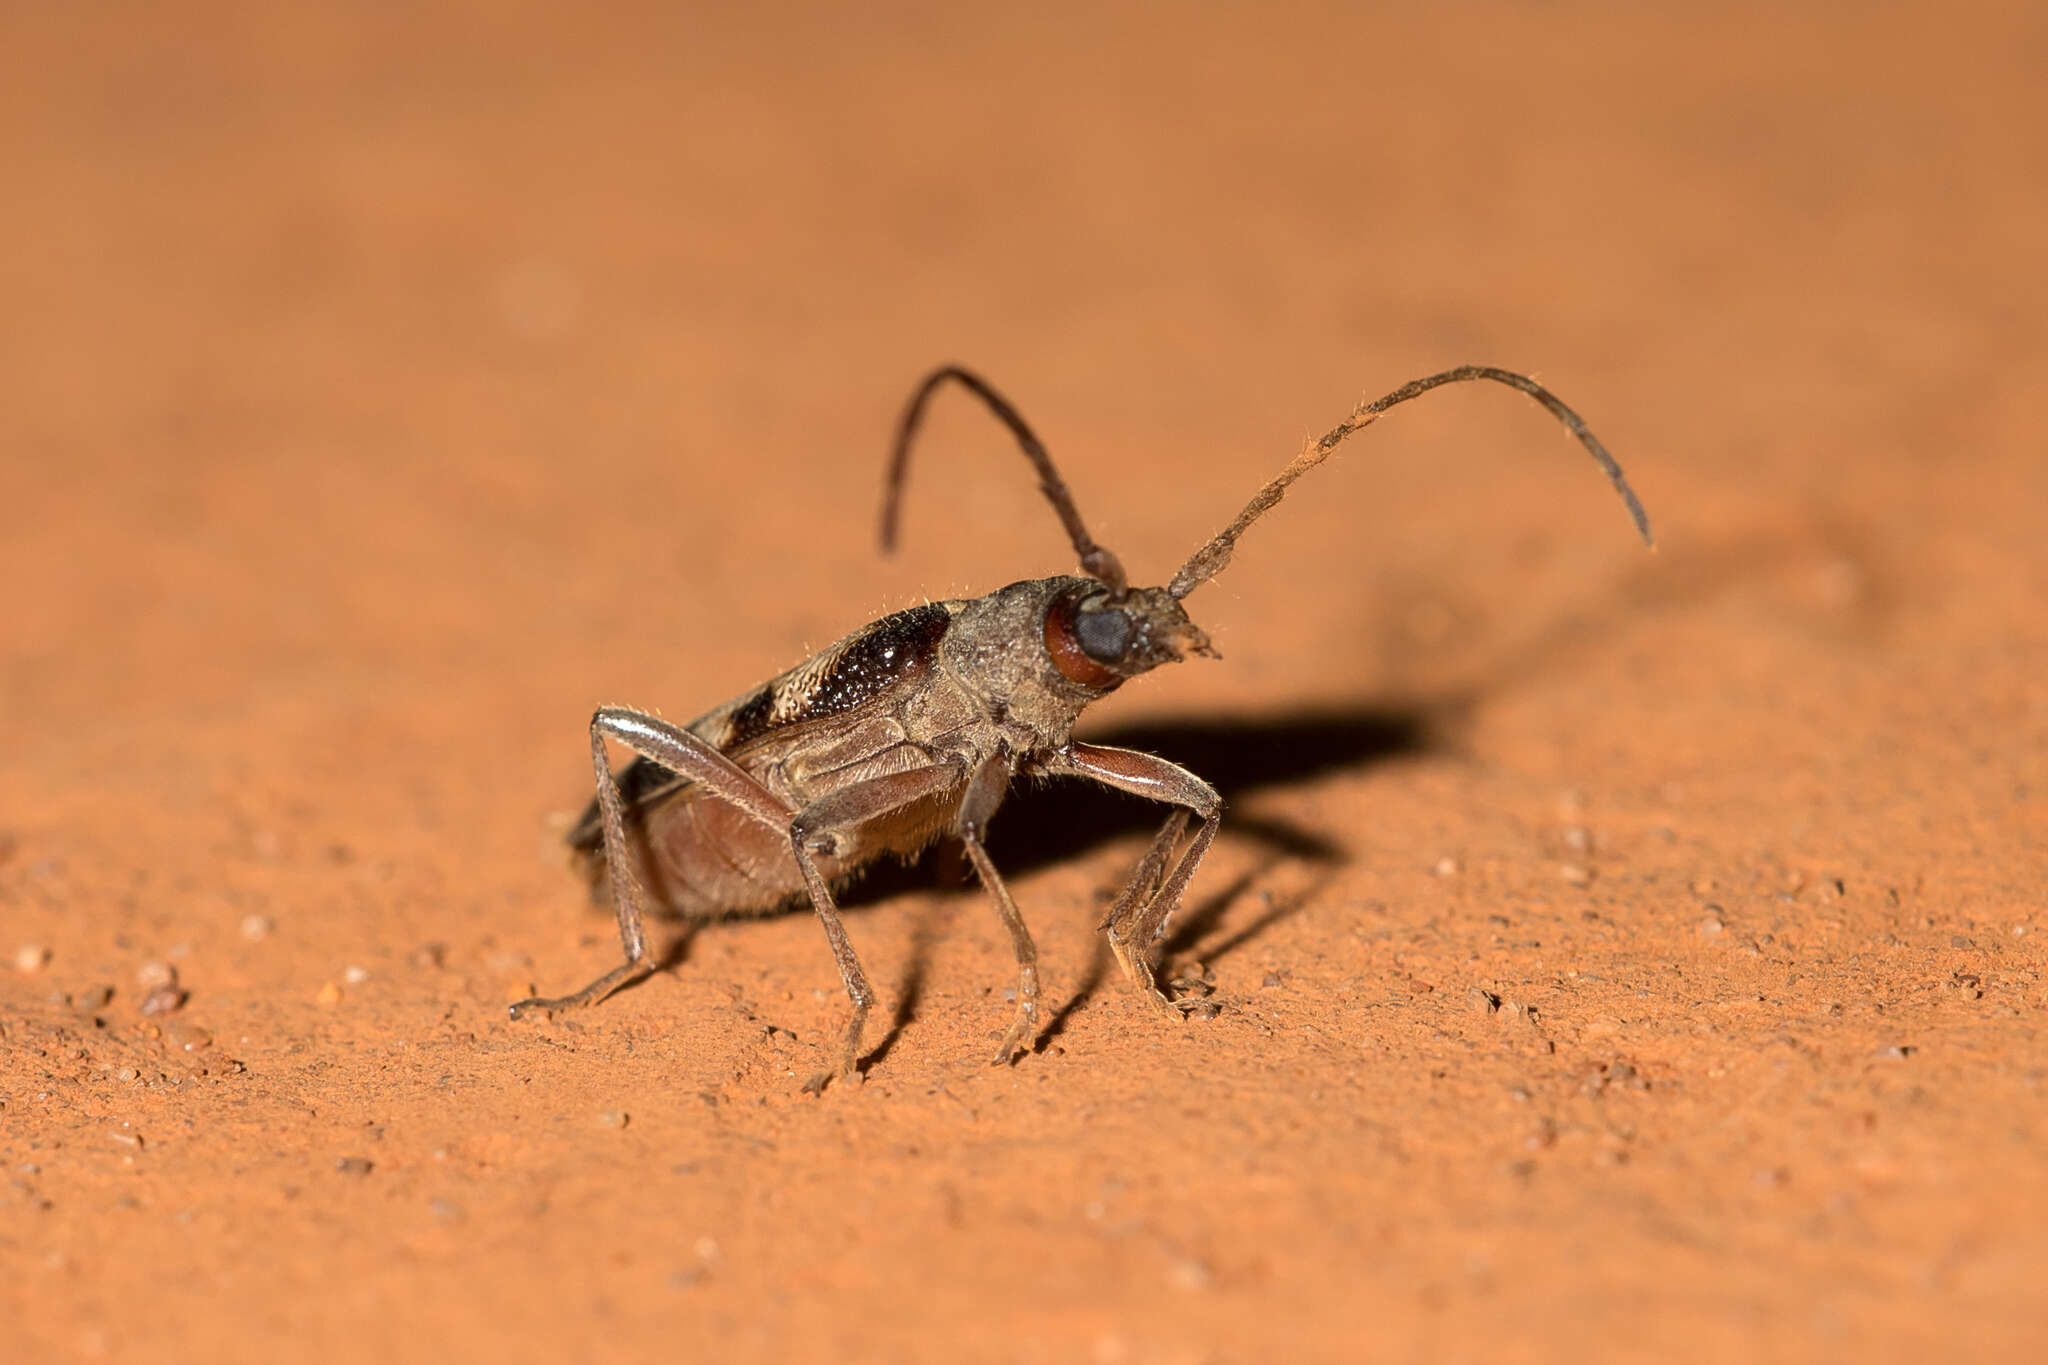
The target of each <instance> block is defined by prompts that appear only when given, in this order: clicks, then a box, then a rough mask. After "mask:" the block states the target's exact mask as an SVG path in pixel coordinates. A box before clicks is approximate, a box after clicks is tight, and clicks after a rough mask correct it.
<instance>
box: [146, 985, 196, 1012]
mask: <svg viewBox="0 0 2048 1365" xmlns="http://www.w3.org/2000/svg"><path fill="white" fill-rule="evenodd" d="M187 998H188V997H187V996H186V994H185V992H184V991H181V990H179V989H178V987H177V986H176V985H175V984H172V985H166V986H158V987H156V988H155V989H154V990H152V991H150V993H149V994H148V995H145V996H143V997H142V1003H141V1004H140V1005H138V1006H136V1008H137V1009H139V1010H141V1011H142V1013H143V1016H144V1017H145V1018H153V1017H155V1016H156V1015H159V1014H170V1013H172V1012H174V1011H176V1010H177V1009H179V1008H180V1007H181V1006H183V1005H184V1003H185V1001H186V999H187Z"/></svg>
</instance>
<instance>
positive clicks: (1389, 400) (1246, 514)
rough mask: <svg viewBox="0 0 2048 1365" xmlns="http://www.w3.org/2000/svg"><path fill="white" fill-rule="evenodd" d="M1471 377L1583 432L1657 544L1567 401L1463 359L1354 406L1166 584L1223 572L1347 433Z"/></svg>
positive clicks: (1196, 581)
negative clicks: (1255, 526)
mask: <svg viewBox="0 0 2048 1365" xmlns="http://www.w3.org/2000/svg"><path fill="white" fill-rule="evenodd" d="M1468 379H1491V380H1492V381H1494V382H1495V383H1496V384H1505V385H1507V386H1508V387H1509V388H1511V389H1520V390H1521V391H1522V392H1523V393H1526V394H1528V395H1529V396H1530V397H1531V398H1533V399H1535V400H1536V401H1537V402H1539V403H1541V404H1542V405H1543V406H1544V407H1545V408H1546V409H1548V410H1549V412H1550V415H1551V416H1552V417H1555V418H1556V419H1557V420H1558V421H1560V422H1562V423H1564V425H1565V429H1566V430H1567V431H1569V432H1571V434H1572V435H1574V436H1576V437H1578V438H1579V444H1580V445H1582V446H1584V447H1585V448H1586V451H1587V453H1588V454H1590V455H1591V456H1592V457H1593V459H1594V462H1595V463H1597V464H1598V465H1599V466H1600V468H1601V469H1602V470H1604V471H1605V472H1606V474H1607V481H1608V482H1609V483H1611V484H1613V485H1614V491H1615V492H1617V493H1619V494H1621V500H1622V502H1623V503H1624V504H1626V505H1627V507H1628V514H1629V516H1630V517H1632V518H1634V519H1635V523H1636V532H1637V533H1638V534H1639V535H1641V536H1642V538H1643V544H1645V545H1648V546H1650V547H1652V548H1655V546H1656V544H1657V542H1656V541H1655V540H1653V539H1652V538H1651V536H1650V518H1649V515H1648V514H1647V513H1645V512H1644V511H1643V504H1642V502H1641V501H1640V500H1638V499H1637V497H1636V491H1635V489H1633V488H1630V487H1629V486H1628V476H1627V475H1626V474H1623V473H1622V472H1621V466H1620V465H1619V464H1617V463H1615V459H1614V457H1613V456H1612V455H1610V454H1608V453H1607V447H1606V446H1604V445H1601V444H1600V438H1599V437H1597V436H1595V435H1594V434H1593V433H1592V431H1591V430H1590V429H1589V428H1588V427H1587V426H1586V423H1585V420H1584V419H1583V418H1581V417H1580V416H1579V415H1578V414H1577V413H1576V412H1573V411H1572V410H1571V409H1570V408H1568V407H1566V406H1565V405H1564V403H1563V401H1562V400H1560V399H1559V398H1558V396H1557V395H1556V394H1554V393H1552V392H1551V391H1550V390H1549V389H1546V388H1544V387H1543V386H1542V385H1541V384H1539V383H1537V382H1536V381H1535V380H1533V379H1531V378H1529V377H1528V376H1527V375H1520V374H1516V373H1515V372H1514V371H1512V370H1497V369H1495V368H1493V367H1492V366H1491V365H1460V366H1459V367H1458V368H1457V369H1455V370H1445V371H1444V372H1443V373H1442V374H1433V375H1430V376H1429V377H1428V378H1427V379H1417V380H1415V381H1413V382H1412V383H1408V384H1403V385H1402V386H1401V387H1400V388H1398V389H1395V390H1394V391H1393V392H1392V393H1390V394H1388V395H1386V396H1385V397H1384V398H1375V399H1374V400H1373V401H1372V402H1370V403H1365V404H1362V405H1360V406H1359V407H1357V408H1355V409H1353V410H1352V413H1351V415H1350V416H1349V417H1346V418H1345V419H1344V420H1343V421H1342V422H1340V423H1338V425H1337V426H1336V427H1334V428H1332V429H1331V431H1330V432H1329V434H1328V435H1326V436H1324V437H1323V438H1322V439H1321V440H1319V441H1317V442H1315V443H1314V444H1313V445H1311V446H1309V447H1308V448H1307V449H1306V450H1304V451H1302V452H1301V454H1299V455H1297V456H1295V457H1294V462H1293V463H1292V464H1290V465H1288V466H1287V468H1285V469H1283V470H1281V471H1280V475H1279V477H1278V478H1276V479H1274V480H1273V481H1272V482H1271V483H1269V484H1267V485H1266V486H1265V487H1264V488H1261V489H1260V490H1259V491H1258V492H1257V493H1256V494H1255V495H1253V497H1252V500H1251V501H1250V502H1248V503H1246V504H1245V507H1244V511H1242V512H1239V513H1238V514H1237V520H1236V521H1233V522H1231V523H1230V525H1228V526H1226V527H1224V528H1223V529H1222V530H1221V531H1219V532H1218V533H1217V535H1216V538H1215V539H1214V540H1212V541H1210V542H1209V543H1208V544H1206V545H1204V546H1203V547H1202V548H1201V549H1199V550H1197V551H1195V552H1194V553H1193V554H1192V555H1190V556H1188V562H1187V563H1185V564H1183V565H1181V566H1180V571H1179V572H1178V573H1176V574H1174V576H1173V581H1172V582H1171V583H1169V584H1167V585H1166V590H1167V591H1168V592H1169V593H1171V594H1173V596H1174V597H1175V598H1182V597H1186V596H1187V595H1188V594H1189V593H1191V592H1193V591H1194V590H1195V589H1196V588H1199V587H1201V586H1202V585H1203V584H1204V583H1206V582H1208V581H1209V580H1210V579H1212V578H1214V577H1215V576H1216V575H1217V574H1219V573H1222V572H1223V570H1224V568H1225V567H1226V566H1228V565H1229V563H1230V556H1231V554H1232V552H1233V551H1234V550H1235V548H1236V546H1237V538H1238V537H1239V536H1241V535H1243V534H1244V532H1245V528H1246V527H1248V526H1250V525H1251V524H1252V523H1253V522H1255V521H1257V520H1258V519H1259V518H1260V517H1262V516H1264V515H1265V514H1266V513H1267V512H1270V511H1271V510H1273V507H1274V505H1275V504H1277V503H1278V502H1279V501H1280V499H1281V498H1283V497H1285V496H1287V486H1288V485H1289V484H1291V483H1293V482H1294V481H1295V480H1296V479H1298V478H1300V477H1301V476H1302V475H1304V474H1306V473H1308V472H1309V470H1311V469H1314V468H1315V467H1316V466H1317V465H1319V464H1321V463H1322V462H1323V461H1324V460H1326V459H1328V458H1329V457H1330V452H1331V451H1333V450H1335V449H1336V448H1337V447H1338V446H1339V445H1341V444H1342V443H1343V441H1344V438H1345V437H1347V436H1350V435H1351V434H1352V433H1353V432H1356V431H1361V430H1363V429H1364V428H1366V427H1368V426H1371V425H1372V423H1373V422H1374V420H1375V419H1377V418H1378V417H1379V415H1380V414H1381V413H1383V412H1385V411H1386V410H1387V409H1388V408H1391V407H1395V406H1397V405H1399V404H1401V403H1405V402H1407V401H1408V400H1409V399H1411V398H1419V397H1421V396H1422V395H1423V394H1425V393H1428V392H1429V391H1430V390H1431V389H1433V388H1436V387H1438V386H1439V385H1442V384H1457V383H1462V382H1464V381H1465V380H1468Z"/></svg>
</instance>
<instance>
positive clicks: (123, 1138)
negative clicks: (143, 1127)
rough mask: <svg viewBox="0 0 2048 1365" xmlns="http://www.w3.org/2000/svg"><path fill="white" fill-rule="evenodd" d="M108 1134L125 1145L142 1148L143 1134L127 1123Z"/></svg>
mask: <svg viewBox="0 0 2048 1365" xmlns="http://www.w3.org/2000/svg"><path fill="white" fill-rule="evenodd" d="M107 1136H108V1137H110V1138H112V1139H113V1140H114V1141H116V1142H118V1143H120V1144H121V1145H122V1146H123V1147H135V1148H140V1147H141V1146H142V1134H140V1133H138V1132H136V1131H135V1130H134V1129H133V1128H131V1127H129V1126H128V1125H127V1124H125V1123H124V1124H122V1125H121V1126H120V1127H119V1128H117V1129H115V1130H114V1131H113V1132H111V1133H109V1134H107Z"/></svg>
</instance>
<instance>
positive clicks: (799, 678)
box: [728, 602, 953, 749]
mask: <svg viewBox="0 0 2048 1365" xmlns="http://www.w3.org/2000/svg"><path fill="white" fill-rule="evenodd" d="M952 622H953V614H952V613H951V612H949V611H947V610H946V609H945V608H944V607H943V606H940V605H939V604H938V603H936V602H927V603H926V604H925V605H923V606H921V607H912V608H910V609H909V610H908V611H899V612H897V613H896V614H895V615H893V616H884V617H883V618H882V619H881V620H879V621H877V622H875V624H874V625H872V626H870V627H869V628H868V629H867V630H864V631H862V632H861V633H860V634H859V635H856V636H854V637H853V639H851V640H849V641H847V642H846V647H845V648H844V649H842V650H840V651H839V653H838V654H837V655H836V656H834V657H832V658H831V659H829V660H827V661H826V664H825V667H824V669H823V670H822V671H821V672H820V673H819V674H818V675H817V676H816V677H814V678H813V677H806V676H805V674H804V673H803V672H802V671H798V672H795V673H788V674H785V675H783V677H781V678H780V679H778V680H777V681H776V683H774V684H772V686H773V687H774V688H775V689H776V690H777V691H778V692H780V691H781V689H783V688H785V687H792V686H794V687H803V688H804V691H803V694H802V695H800V696H797V695H779V696H778V697H777V699H776V705H775V718H776V724H778V725H798V724H802V723H803V722H805V721H811V720H818V719H821V718H823V717H825V716H836V715H839V714H841V713H842V712H846V711H851V710H853V709H854V708H856V707H859V706H862V705H865V704H866V703H868V702H871V701H873V700H874V699H875V698H877V697H879V696H881V695H882V694H883V693H885V692H888V691H889V690H890V689H891V688H895V687H899V686H901V685H903V684H904V683H908V682H915V681H916V680H917V679H919V678H921V677H923V676H924V675H925V674H926V673H928V672H930V671H931V668H932V665H933V664H935V663H937V662H938V656H939V641H940V640H942V639H944V638H945V635H946V628H947V627H948V626H949V625H951V624H952ZM805 684H808V686H807V687H806V686H805ZM739 721H740V718H739V717H738V716H734V717H733V737H732V739H731V740H730V741H728V743H729V745H730V747H732V748H734V749H737V748H739V747H740V746H741V745H742V744H745V743H746V742H747V740H749V739H751V738H752V737H753V736H752V735H750V734H746V733H744V732H743V731H742V729H741V727H740V723H739Z"/></svg>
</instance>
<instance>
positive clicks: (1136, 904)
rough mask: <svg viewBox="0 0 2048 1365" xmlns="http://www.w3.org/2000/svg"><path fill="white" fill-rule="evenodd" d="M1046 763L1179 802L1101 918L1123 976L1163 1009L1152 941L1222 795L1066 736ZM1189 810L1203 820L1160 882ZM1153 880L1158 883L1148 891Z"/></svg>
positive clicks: (1148, 758) (1207, 837) (1170, 1005)
mask: <svg viewBox="0 0 2048 1365" xmlns="http://www.w3.org/2000/svg"><path fill="white" fill-rule="evenodd" d="M1046 770H1047V771H1048V772H1052V773H1064V774H1067V775H1070V776H1073V777H1086V778H1090V779H1092V780H1093V781H1096V782H1100V783H1102V784H1103V785H1104V786H1108V787H1115V788H1116V789H1117V790H1119V791H1127V792H1130V793H1131V794H1133V795H1135V796H1145V797H1150V798H1151V799H1152V800H1154V801H1167V802H1171V803H1172V804H1174V805H1176V806H1179V807H1180V809H1179V810H1177V811H1175V812H1174V813H1173V814H1172V815H1171V816H1169V817H1167V821H1166V824H1165V825H1164V826H1163V827H1162V828H1161V829H1160V831H1159V836H1158V837H1157V838H1156V839H1154V840H1153V842H1152V847H1151V849H1150V850H1148V851H1147V852H1146V854H1145V857H1144V860H1143V861H1141V862H1140V863H1139V864H1138V869H1137V871H1136V872H1135V873H1134V874H1133V875H1132V877H1131V883H1130V885H1129V886H1127V887H1126V888H1125V889H1124V893H1123V894H1122V895H1121V896H1119V897H1117V901H1116V904H1115V905H1113V906H1112V907H1110V912H1109V916H1108V918H1107V921H1106V923H1105V925H1104V931H1105V934H1106V936H1107V937H1108V939H1109V948H1110V951H1111V952H1112V953H1114V954H1116V960H1117V964H1118V965H1119V966H1121V967H1122V968H1123V969H1124V975H1126V976H1128V977H1130V979H1131V984H1132V985H1134V986H1136V987H1137V988H1138V990H1139V992H1140V993H1141V994H1143V995H1145V996H1146V997H1148V998H1149V999H1151V1000H1154V1001H1156V1002H1157V1003H1158V1004H1159V1005H1160V1006H1161V1007H1162V1008H1165V1009H1174V1008H1176V1006H1175V1005H1174V1002H1173V1001H1171V1000H1168V999H1167V998H1166V996H1165V994H1164V993H1162V992H1161V991H1160V989H1159V986H1158V982H1157V978H1156V976H1155V974H1154V971H1153V967H1152V959H1151V948H1152V944H1153V943H1154V942H1156V941H1157V940H1158V938H1159V937H1160V935H1161V934H1163V933H1164V932H1165V930H1166V921H1167V918H1168V917H1169V916H1170V915H1172V914H1173V912H1174V909H1175V908H1176V907H1177V906H1178V905H1179V904H1180V898H1181V893H1182V892H1184V891H1185V890H1186V889H1187V885H1188V879H1189V878H1191V877H1193V876H1194V875H1195V868H1196V867H1198V866H1200V864H1201V861H1202V855H1203V854H1205V853H1207V852H1208V851H1209V845H1210V843H1211V842H1212V841H1214V839H1215V838H1216V825H1217V821H1218V819H1219V817H1220V814H1221V812H1222V809H1223V798H1222V797H1220V796H1218V795H1217V794H1216V789H1215V788H1214V787H1212V786H1210V785H1209V784H1208V783H1207V782H1204V781H1203V780H1202V779H1201V778H1199V777H1196V776H1195V775H1194V774H1193V773H1191V772H1189V771H1188V770H1187V769H1186V768H1183V767H1181V766H1180V765H1179V764H1176V763H1169V762H1167V761H1166V760H1165V759H1163V758H1159V757H1156V756H1154V755H1152V754H1143V753H1139V752H1138V751H1137V750H1135V749H1112V748H1109V747H1106V746H1104V745H1100V744H1082V743H1079V742H1074V743H1069V744H1068V745H1066V747H1064V748H1062V749H1060V750H1059V751H1058V752H1056V753H1055V754H1054V755H1053V756H1052V758H1051V759H1050V760H1049V761H1048V762H1047V764H1046ZM1190 815H1193V816H1194V817H1195V818H1196V819H1198V820H1200V821H1201V824H1200V825H1198V826H1197V827H1196V829H1195V834H1194V837H1193V838H1192V839H1190V840H1189V841H1188V845H1187V848H1186V849H1185V850H1184V851H1183V852H1182V853H1181V855H1180V860H1179V861H1178V862H1176V863H1174V865H1173V870H1172V871H1171V872H1170V873H1166V875H1165V877H1164V880H1163V881H1162V880H1161V872H1162V871H1163V870H1164V869H1165V867H1166V865H1167V862H1168V861H1169V858H1170V856H1171V851H1172V849H1173V846H1174V844H1175V843H1176V842H1178V840H1179V838H1180V835H1181V832H1182V831H1183V830H1184V829H1186V828H1187V820H1188V817H1189V816H1190ZM1154 886H1157V888H1158V889H1157V890H1153V889H1152V888H1153V887H1154Z"/></svg>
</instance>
